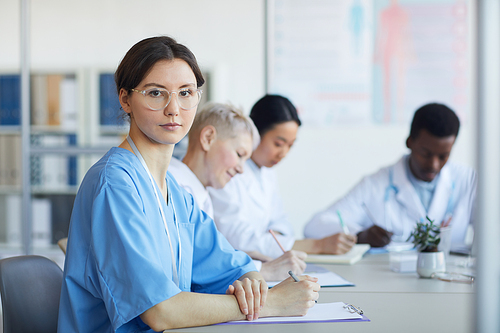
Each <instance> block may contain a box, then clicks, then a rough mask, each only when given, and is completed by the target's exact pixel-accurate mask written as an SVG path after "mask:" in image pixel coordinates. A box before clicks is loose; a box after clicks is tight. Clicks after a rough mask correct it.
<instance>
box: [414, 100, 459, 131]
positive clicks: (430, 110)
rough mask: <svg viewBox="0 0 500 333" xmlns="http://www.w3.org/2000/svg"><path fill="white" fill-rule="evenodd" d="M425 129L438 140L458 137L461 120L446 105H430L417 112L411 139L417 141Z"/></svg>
mask: <svg viewBox="0 0 500 333" xmlns="http://www.w3.org/2000/svg"><path fill="white" fill-rule="evenodd" d="M423 129H425V130H427V131H428V132H429V133H430V134H432V135H434V136H437V137H438V138H444V137H448V136H452V135H454V136H455V137H456V136H458V130H459V129H460V120H459V119H458V117H457V115H456V114H455V112H453V110H451V109H450V108H449V107H447V106H446V105H444V104H438V103H430V104H426V105H424V106H422V107H420V108H419V109H418V110H417V111H416V112H415V115H414V116H413V121H412V122H411V129H410V137H411V138H413V139H415V138H416V137H417V136H418V135H419V134H420V131H421V130H423Z"/></svg>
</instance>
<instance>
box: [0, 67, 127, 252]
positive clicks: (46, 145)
mask: <svg viewBox="0 0 500 333" xmlns="http://www.w3.org/2000/svg"><path fill="white" fill-rule="evenodd" d="M112 73H113V70H106V69H94V68H92V69H88V68H85V69H77V70H66V69H43V70H37V69H32V70H31V73H30V82H31V83H30V85H31V87H30V88H31V89H30V98H31V103H30V104H31V105H30V118H31V124H30V126H29V132H30V141H31V145H30V147H28V150H29V153H30V175H29V178H30V179H29V182H28V184H27V188H28V191H29V193H30V203H29V206H31V207H32V208H31V209H32V218H31V220H32V221H31V223H30V225H31V226H32V227H31V229H32V230H31V234H30V244H29V246H26V245H25V244H24V243H26V241H25V239H27V236H26V235H25V234H26V231H25V230H24V229H23V225H24V224H23V223H22V222H23V221H22V220H23V217H22V216H23V214H22V210H23V209H24V208H25V207H22V206H23V204H22V200H21V198H22V193H23V191H24V190H25V188H26V187H25V186H26V181H25V180H24V178H23V176H21V175H20V177H19V178H17V179H16V180H15V181H2V180H1V178H0V257H1V256H4V255H9V254H12V253H17V252H23V251H22V248H23V246H24V248H29V249H31V251H30V252H32V253H40V254H48V253H52V252H54V251H55V249H57V245H56V242H57V240H58V238H56V237H59V238H62V237H64V236H65V233H67V227H68V225H69V217H70V214H71V208H72V201H73V199H74V196H75V195H76V192H77V189H78V186H79V184H80V182H81V181H82V179H83V177H84V175H85V173H86V171H87V170H88V168H89V167H90V166H91V165H92V164H93V163H95V162H96V161H97V160H98V159H99V158H100V157H101V156H102V155H103V154H104V153H105V152H106V151H107V150H108V149H109V148H110V147H112V146H116V145H118V144H119V143H120V142H121V141H122V140H123V138H124V137H125V135H126V133H127V131H128V124H125V125H122V126H117V125H107V124H101V116H100V112H101V102H102V99H101V96H100V76H101V74H106V75H107V81H106V82H108V83H109V82H111V81H110V80H109V79H110V75H112ZM4 74H10V75H11V74H15V73H13V72H12V71H2V70H1V69H0V80H1V78H2V75H4ZM50 80H52V81H59V84H60V85H59V87H60V89H59V106H61V105H63V106H64V105H66V107H67V106H68V105H73V107H74V110H68V109H66V110H63V109H59V111H58V112H59V113H58V114H57V111H54V109H53V107H52V108H51V109H49V107H48V106H46V105H41V104H44V103H48V101H47V100H49V99H52V100H54V96H51V97H50V98H49V96H48V94H49V91H48V88H47V87H44V85H45V84H47V85H48V83H47V81H50ZM65 80H66V82H65ZM0 82H1V81H0ZM37 85H38V86H37ZM52 85H54V82H52ZM61 87H62V89H61ZM108 91H109V88H108ZM51 93H52V94H53V93H54V92H53V91H52V92H51ZM110 96H111V97H110ZM110 96H108V97H109V98H113V97H112V95H110ZM115 96H116V95H115ZM71 99H73V100H71ZM116 100H117V97H116ZM1 105H2V104H1V101H0V119H2V118H1V112H2V109H1ZM66 111H69V112H66ZM36 112H39V113H38V114H37V113H36ZM40 112H41V113H40ZM44 112H47V113H52V114H54V112H55V114H56V116H59V121H57V119H55V120H54V119H53V118H54V117H52V118H51V116H49V115H48V114H43V113H44ZM65 112H66V114H65ZM116 112H119V108H117V109H116ZM19 113H21V110H20V106H19ZM61 116H64V117H66V118H64V119H65V121H62V120H63V119H62V118H61ZM68 116H70V117H69V118H68ZM56 118H57V117H56ZM49 119H50V122H49ZM22 133H23V132H22V126H21V124H19V125H17V124H16V125H12V124H11V125H2V124H1V123H0V175H1V174H2V167H5V165H4V164H5V161H10V162H12V163H13V164H14V165H15V166H13V167H12V169H15V170H17V172H18V173H20V174H22V168H21V154H20V153H21V152H22V151H23V150H25V149H26V147H23V146H22V145H20V139H21V135H22ZM12 137H15V138H16V140H18V141H19V143H18V149H12V147H10V149H5V148H4V149H2V148H3V147H4V146H5V144H4V146H2V142H3V141H5V140H3V139H5V138H9V139H12ZM2 140H3V141H2ZM18 153H19V154H18ZM14 155H15V156H14ZM2 163H3V164H2ZM37 164H38V168H39V169H38V173H39V174H38V176H37V174H36V172H35V171H37V170H36V167H37ZM58 172H59V173H58ZM24 177H26V176H24ZM37 177H38V178H37ZM55 215H59V216H58V217H57V218H58V219H59V220H57V221H56V220H55V217H54V216H55ZM61 219H63V220H61ZM57 235H58V236H57ZM47 251H48V252H47ZM59 251H60V250H59ZM25 252H26V251H25ZM56 252H57V251H56Z"/></svg>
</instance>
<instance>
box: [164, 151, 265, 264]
mask: <svg viewBox="0 0 500 333" xmlns="http://www.w3.org/2000/svg"><path fill="white" fill-rule="evenodd" d="M168 171H169V172H170V173H171V174H172V176H174V178H175V180H176V181H177V183H179V185H180V186H181V187H182V188H184V189H185V190H186V191H188V192H189V193H190V194H191V195H192V196H193V198H194V201H196V203H197V204H198V206H199V207H200V208H201V210H203V211H204V212H205V213H206V214H207V215H208V216H210V218H212V220H213V219H214V207H213V205H212V199H211V198H210V195H209V194H208V191H207V189H206V188H205V187H204V186H203V184H202V183H201V182H200V180H199V179H198V177H196V175H195V174H194V172H193V171H191V169H189V167H188V166H187V165H186V164H184V163H183V162H182V161H180V160H178V159H176V158H172V159H171V160H170V165H169V166H168ZM233 247H234V246H233ZM252 261H253V263H254V265H255V267H256V268H257V270H259V271H260V269H261V268H262V262H261V261H259V260H252Z"/></svg>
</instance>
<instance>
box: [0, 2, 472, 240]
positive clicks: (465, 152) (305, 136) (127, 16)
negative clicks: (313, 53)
mask: <svg viewBox="0 0 500 333" xmlns="http://www.w3.org/2000/svg"><path fill="white" fill-rule="evenodd" d="M189 4H190V5H188V4H187V3H186V2H183V1H171V0H169V1H165V0H163V1H150V0H146V1H135V0H134V1H132V0H120V1H119V0H106V1H97V0H86V1H67V0H37V1H31V5H32V7H31V16H32V29H31V34H32V35H31V40H32V43H31V45H32V66H33V69H43V70H46V69H47V70H54V69H79V68H95V67H97V68H106V69H114V68H116V66H117V64H118V63H119V61H120V60H121V58H122V57H123V55H124V54H125V52H126V51H127V50H128V49H129V48H130V47H131V46H132V45H133V44H134V43H136V42H137V41H139V40H141V39H143V38H145V37H148V36H153V35H159V34H167V35H170V36H173V37H175V38H176V39H177V40H178V41H179V42H181V43H184V44H186V45H187V46H188V47H189V48H190V49H191V50H192V51H193V52H194V53H195V55H196V56H197V58H198V60H199V63H200V65H201V67H202V69H204V70H209V71H210V72H211V73H212V74H213V77H212V78H213V83H212V89H213V92H214V95H213V96H214V100H217V101H221V102H227V101H230V102H232V103H233V104H236V105H240V106H242V107H243V108H244V109H245V110H246V111H248V110H249V109H250V107H251V106H252V105H253V103H254V102H255V101H256V100H257V99H259V98H260V97H261V96H262V95H263V94H264V93H265V85H264V80H265V73H264V64H265V59H264V55H265V53H264V51H265V45H264V44H265V38H264V36H265V31H264V23H265V19H264V10H265V9H264V7H265V3H264V0H245V1H233V0H210V1H204V0H192V1H190V2H189ZM18 8H19V2H18V1H11V0H0V44H1V46H0V70H2V69H3V70H5V69H8V68H12V67H15V66H18V63H19V61H18V59H19V52H18V49H19V42H18V38H19V37H18V36H19V35H18V33H17V30H16V27H17V26H18V25H19V14H18V13H19V10H18ZM12 32H13V33H12ZM474 117H475V114H474V113H473V112H471V114H470V117H469V119H474ZM473 128H474V127H473V124H472V123H471V122H470V121H468V122H467V123H465V124H464V126H463V127H462V131H461V133H460V135H459V138H458V141H457V143H456V146H455V148H454V151H453V153H452V156H451V160H455V161H459V162H461V163H464V164H466V165H469V166H473V165H474V163H475V161H474V144H475V143H474V142H475V141H474V138H475V136H474V133H473V130H472V129H473ZM408 132H409V126H382V125H380V126H374V125H373V126H363V127H361V128H360V127H346V128H338V129H335V128H334V129H316V128H307V127H306V126H304V127H303V128H301V129H300V130H299V135H298V140H297V142H296V145H295V146H294V148H293V149H292V150H291V152H290V154H289V156H288V157H287V158H286V159H285V160H284V161H283V162H282V163H281V164H280V165H278V166H277V168H278V171H279V182H280V187H281V192H282V195H283V200H284V204H285V208H286V209H287V211H288V213H289V216H290V220H291V221H292V223H293V225H294V229H295V232H296V234H297V236H298V237H299V238H300V237H302V228H303V225H304V224H305V222H306V221H307V220H308V219H309V218H310V217H311V216H312V215H313V214H314V212H316V211H318V210H320V209H322V208H325V207H326V206H327V205H328V204H330V203H331V202H333V201H334V200H336V199H338V198H339V197H341V196H342V195H343V194H345V193H346V192H347V191H348V190H349V189H350V188H351V187H352V186H354V185H355V184H356V183H357V182H358V181H359V179H360V178H361V177H362V176H363V175H366V174H369V173H372V172H375V171H376V170H378V169H379V168H380V167H382V166H385V165H387V164H390V163H393V162H395V161H396V160H397V159H398V158H399V157H400V156H401V155H402V154H404V153H405V152H406V151H407V150H406V147H405V145H404V143H405V140H406V137H407V135H408Z"/></svg>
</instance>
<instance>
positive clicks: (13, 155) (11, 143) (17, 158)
mask: <svg viewBox="0 0 500 333" xmlns="http://www.w3.org/2000/svg"><path fill="white" fill-rule="evenodd" d="M21 149H22V148H21V135H20V134H0V185H8V186H21V158H22V156H21V154H22V152H21Z"/></svg>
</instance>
